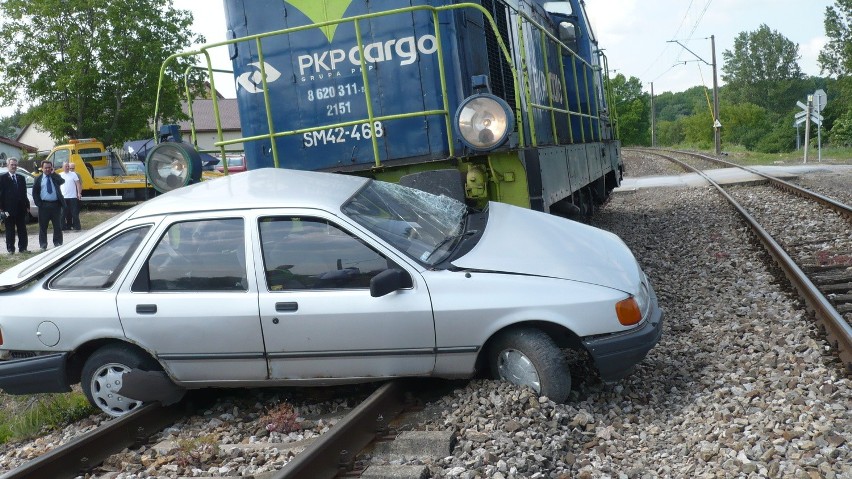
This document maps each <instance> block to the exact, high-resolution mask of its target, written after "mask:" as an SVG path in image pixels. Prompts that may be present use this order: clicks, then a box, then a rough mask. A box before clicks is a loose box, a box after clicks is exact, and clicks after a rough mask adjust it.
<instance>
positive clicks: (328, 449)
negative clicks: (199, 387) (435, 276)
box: [0, 381, 449, 479]
mask: <svg viewBox="0 0 852 479" xmlns="http://www.w3.org/2000/svg"><path fill="white" fill-rule="evenodd" d="M413 397H414V396H412V393H411V389H410V388H407V387H405V386H404V385H403V382H402V381H392V382H388V383H385V384H384V385H382V386H380V387H379V388H378V389H376V391H375V392H373V393H372V394H371V395H370V396H369V397H367V399H365V400H364V401H363V402H361V404H359V405H358V406H357V407H355V408H353V409H352V410H351V411H349V412H348V413H347V414H346V415H345V417H343V418H342V419H341V420H340V421H338V422H337V423H336V424H335V425H334V427H332V428H331V429H330V430H329V431H328V432H326V433H325V434H322V435H321V436H319V438H317V439H316V440H314V441H312V442H310V444H309V445H307V447H304V448H303V450H301V451H299V452H298V453H297V454H296V455H295V457H293V458H292V459H291V460H289V461H288V462H287V463H286V464H285V465H284V466H283V467H281V468H280V469H279V470H277V471H274V472H268V473H266V474H265V475H264V476H263V477H264V478H265V479H296V478H317V479H321V478H334V477H361V474H363V473H364V472H365V471H367V470H369V467H370V464H369V462H367V463H365V462H364V461H358V459H359V457H360V454H361V453H362V451H363V450H364V449H365V448H366V447H367V446H368V445H370V444H371V443H372V442H373V441H375V440H377V439H378V440H379V441H380V442H382V443H383V444H384V447H382V448H379V450H380V451H381V450H384V451H387V450H390V448H388V447H387V444H388V443H390V442H393V440H394V436H395V434H396V430H395V429H394V428H393V427H392V424H393V421H394V420H395V419H396V418H397V417H398V416H399V415H400V413H402V412H403V410H404V409H405V408H406V407H408V408H409V409H410V408H411V406H412V404H414V400H413ZM186 414H187V411H186V407H185V405H183V404H176V405H172V406H169V407H162V406H160V405H158V404H147V405H145V406H144V407H142V408H140V409H138V410H135V411H133V412H131V413H129V414H127V415H125V416H122V417H121V418H118V419H116V420H113V421H109V422H107V423H104V424H103V425H101V426H99V427H98V428H96V429H94V430H92V431H90V432H88V433H86V434H83V435H81V436H79V437H77V438H75V439H74V440H72V441H70V442H68V443H66V444H64V445H62V446H60V447H58V448H56V449H54V450H52V451H50V452H48V453H46V454H44V455H42V456H40V457H38V458H36V459H33V460H31V461H29V462H27V463H25V464H23V465H22V466H20V467H18V468H16V469H13V470H11V471H9V472H7V473H6V474H3V475H2V476H0V479H32V478H46V479H47V478H50V479H60V478H73V477H80V476H81V475H86V477H99V474H98V472H97V470H96V468H97V467H98V466H99V465H100V464H101V463H103V461H104V460H106V459H107V458H109V457H110V456H112V455H114V454H116V453H118V452H120V451H122V450H123V449H125V448H128V447H140V446H142V445H145V444H147V443H149V442H150V439H151V437H153V436H155V435H157V434H158V433H160V432H161V431H162V430H163V429H165V428H167V427H169V426H170V425H172V424H173V423H175V422H176V421H178V420H179V419H180V418H182V417H183V416H185V415H186ZM444 436H446V434H444ZM423 441H424V440H423V438H422V437H421V438H420V444H421V446H422V444H424V442H423ZM428 441H429V438H427V439H426V442H428ZM447 442H449V439H448V438H447ZM294 449H297V450H298V449H299V448H294ZM448 452H449V451H445V452H444V453H445V454H446V453H448ZM374 469H375V468H374ZM226 477H227V476H226Z"/></svg>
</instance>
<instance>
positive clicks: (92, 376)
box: [80, 345, 162, 417]
mask: <svg viewBox="0 0 852 479" xmlns="http://www.w3.org/2000/svg"><path fill="white" fill-rule="evenodd" d="M131 369H141V370H143V371H159V370H162V368H161V367H160V365H159V364H158V363H157V362H156V361H154V359H152V358H151V357H149V356H147V355H145V354H142V353H139V352H137V351H136V350H134V349H131V348H129V347H127V346H122V345H110V346H104V347H103V348H101V349H98V350H97V351H95V352H94V354H92V355H91V356H90V357H89V359H88V360H86V364H85V365H84V366H83V372H82V375H81V381H80V385H81V386H82V388H83V393H84V394H85V395H86V399H88V400H89V402H90V403H92V405H93V406H95V407H96V408H98V409H100V410H101V411H103V412H105V413H107V414H109V415H110V416H113V417H119V416H123V415H124V414H127V413H128V412H130V411H132V410H134V409H136V408H138V407H140V406H142V401H138V400H136V399H130V398H128V397H125V396H122V395H120V394H118V393H116V392H115V391H118V390H120V389H121V379H122V376H123V375H124V373H127V372H129V371H130V370H131Z"/></svg>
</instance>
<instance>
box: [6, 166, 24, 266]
mask: <svg viewBox="0 0 852 479" xmlns="http://www.w3.org/2000/svg"><path fill="white" fill-rule="evenodd" d="M6 167H8V169H9V173H8V174H4V175H2V176H0V211H2V212H4V213H5V214H4V216H6V218H5V219H4V220H3V221H4V222H5V223H4V224H5V225H6V249H7V250H8V251H9V253H14V252H15V233H17V235H18V251H20V252H21V253H26V252H27V216H28V215H29V211H30V200H29V199H28V198H27V179H26V178H24V176H23V175H20V174H18V173H17V171H18V159H17V158H9V159H8V160H6Z"/></svg>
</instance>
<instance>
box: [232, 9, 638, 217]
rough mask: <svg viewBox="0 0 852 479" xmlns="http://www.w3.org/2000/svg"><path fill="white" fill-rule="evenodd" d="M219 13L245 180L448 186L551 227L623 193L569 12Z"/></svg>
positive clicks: (604, 111)
mask: <svg viewBox="0 0 852 479" xmlns="http://www.w3.org/2000/svg"><path fill="white" fill-rule="evenodd" d="M225 8H226V13H227V26H228V35H229V38H230V39H233V40H232V41H230V42H229V45H228V48H229V52H230V56H231V59H232V61H233V69H234V78H235V82H236V85H237V97H238V104H239V111H240V118H241V126H242V134H243V139H242V140H243V141H242V145H243V148H244V149H245V155H246V160H247V166H248V168H249V169H255V168H261V167H268V166H275V167H285V168H295V169H304V170H322V171H337V172H350V173H354V174H364V175H371V176H373V177H377V178H380V179H385V180H391V181H403V182H405V181H409V182H412V180H411V178H413V177H415V176H416V179H417V184H421V185H422V184H429V183H431V184H433V186H434V185H435V184H437V183H445V182H446V181H447V178H450V179H449V181H450V182H451V183H455V182H456V181H458V184H459V188H457V191H461V192H463V196H464V197H465V199H466V200H467V201H468V202H472V203H476V202H480V203H483V202H485V201H487V200H498V201H504V202H509V203H513V204H518V205H521V206H525V207H532V208H535V209H538V210H542V211H554V212H557V213H576V212H577V211H584V212H588V211H591V210H592V209H593V207H592V205H593V204H594V203H600V202H602V201H603V199H604V198H605V197H606V196H607V195H608V193H609V191H611V189H612V188H614V187H615V186H617V185H618V183H619V181H620V179H621V172H622V162H621V157H620V146H619V143H618V141H617V139H616V138H615V134H614V129H615V128H614V125H615V119H614V114H613V113H612V112H610V111H609V108H608V107H607V105H608V99H607V88H606V81H605V80H606V71H605V70H606V64H605V58H604V57H603V55H602V53H601V52H600V51H599V50H598V47H597V43H596V40H595V38H594V36H593V34H592V31H591V29H590V27H589V25H588V22H587V19H586V17H585V12H584V9H583V5H582V3H581V1H580V0H563V1H556V2H553V1H548V2H544V1H541V0H477V1H474V2H471V3H460V2H454V1H449V0H443V1H441V0H384V1H368V0H301V1H296V0H291V1H281V0H225ZM477 98H478V99H479V101H472V100H473V99H477ZM483 105H484V106H483ZM495 105H497V106H495ZM501 109H502V110H501ZM501 128H502V129H501ZM495 135H496V137H495ZM220 143H221V144H222V145H227V144H233V142H231V143H228V142H220ZM447 171H451V172H452V171H455V172H456V173H455V174H451V175H450V176H449V177H448V176H447ZM433 173H434V174H433ZM456 177H457V178H456ZM424 179H425V181H422V180H424Z"/></svg>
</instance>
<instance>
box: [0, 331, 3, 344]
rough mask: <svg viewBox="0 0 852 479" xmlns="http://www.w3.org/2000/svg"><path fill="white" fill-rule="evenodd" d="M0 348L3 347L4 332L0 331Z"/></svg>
mask: <svg viewBox="0 0 852 479" xmlns="http://www.w3.org/2000/svg"><path fill="white" fill-rule="evenodd" d="M0 346H3V330H2V329H0Z"/></svg>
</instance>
